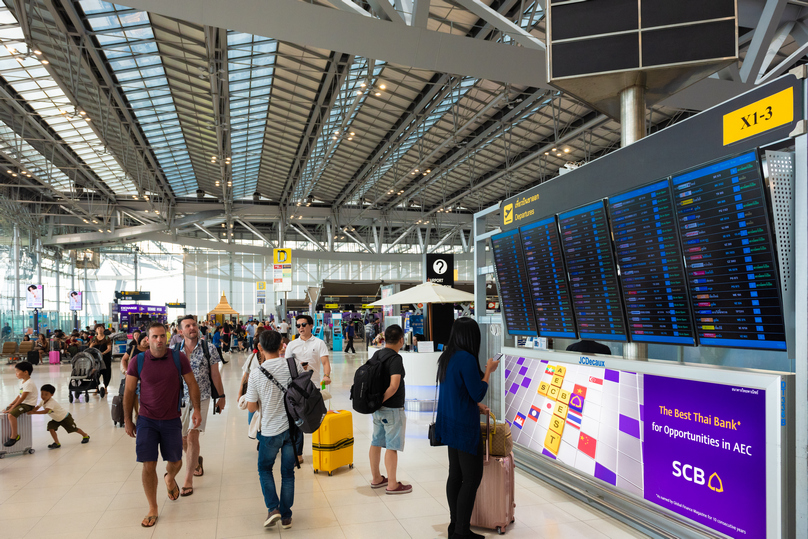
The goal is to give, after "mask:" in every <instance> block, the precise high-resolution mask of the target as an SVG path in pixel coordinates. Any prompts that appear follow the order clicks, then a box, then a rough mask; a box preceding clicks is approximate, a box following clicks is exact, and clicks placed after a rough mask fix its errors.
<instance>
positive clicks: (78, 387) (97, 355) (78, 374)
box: [68, 348, 106, 402]
mask: <svg viewBox="0 0 808 539" xmlns="http://www.w3.org/2000/svg"><path fill="white" fill-rule="evenodd" d="M71 363H72V365H73V366H72V368H71V370H70V383H69V384H68V393H69V395H68V399H69V400H70V402H73V399H75V400H76V401H79V397H81V394H82V393H84V402H89V400H90V395H89V391H90V390H93V391H97V392H98V395H99V396H100V397H103V396H104V394H105V393H106V388H104V387H100V388H99V387H98V386H99V383H100V380H101V371H103V370H104V368H105V366H104V357H103V356H102V355H101V352H100V351H98V350H96V349H95V348H88V349H87V350H84V351H83V352H79V353H78V354H76V355H75V356H73V360H72V361H71Z"/></svg>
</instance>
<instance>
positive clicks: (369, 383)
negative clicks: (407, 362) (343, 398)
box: [351, 349, 387, 414]
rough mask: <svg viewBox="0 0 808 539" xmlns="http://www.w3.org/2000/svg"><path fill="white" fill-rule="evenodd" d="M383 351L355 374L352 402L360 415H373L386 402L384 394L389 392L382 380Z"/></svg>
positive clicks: (374, 355)
mask: <svg viewBox="0 0 808 539" xmlns="http://www.w3.org/2000/svg"><path fill="white" fill-rule="evenodd" d="M383 350H384V349H382V350H379V351H378V352H376V353H375V354H373V357H371V358H370V359H369V360H367V363H365V364H364V365H362V366H361V367H359V368H358V369H356V372H355V373H354V383H353V385H352V386H351V400H352V401H353V409H354V410H356V411H357V412H359V413H360V414H372V413H373V412H375V411H376V410H378V409H379V408H381V407H382V403H383V402H384V392H385V391H387V386H385V385H384V382H383V380H382V376H383V374H384V371H383V367H382V363H383V362H384V359H385V358H381V357H379V356H380V355H381V352H382V351H383ZM382 386H384V387H382Z"/></svg>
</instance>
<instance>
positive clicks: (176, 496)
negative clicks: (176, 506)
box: [163, 473, 180, 502]
mask: <svg viewBox="0 0 808 539" xmlns="http://www.w3.org/2000/svg"><path fill="white" fill-rule="evenodd" d="M167 475H168V474H167V473H165V474H163V483H165V479H166V476H167ZM166 490H168V499H169V500H171V501H172V502H176V501H177V500H179V498H180V486H179V485H178V484H177V480H176V479H175V480H174V488H172V489H169V488H168V485H166ZM175 492H176V494H174V493H175Z"/></svg>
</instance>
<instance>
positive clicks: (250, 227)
mask: <svg viewBox="0 0 808 539" xmlns="http://www.w3.org/2000/svg"><path fill="white" fill-rule="evenodd" d="M236 221H238V222H239V223H241V226H243V227H244V228H246V229H247V230H249V231H250V232H252V233H253V234H254V235H255V237H257V238H258V239H259V240H261V241H263V242H264V243H266V244H267V245H269V246H270V247H274V246H275V244H274V243H273V242H271V241H269V239H267V237H266V236H264V235H263V234H261V232H259V231H258V229H257V228H255V227H254V226H253V225H252V224H251V223H250V222H249V221H247V220H246V219H240V218H238V217H237V218H236Z"/></svg>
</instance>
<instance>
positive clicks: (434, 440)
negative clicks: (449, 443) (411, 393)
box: [429, 384, 446, 447]
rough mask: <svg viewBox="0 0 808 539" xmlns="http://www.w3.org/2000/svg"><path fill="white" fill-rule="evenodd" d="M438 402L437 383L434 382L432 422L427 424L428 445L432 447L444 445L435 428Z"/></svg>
mask: <svg viewBox="0 0 808 539" xmlns="http://www.w3.org/2000/svg"><path fill="white" fill-rule="evenodd" d="M437 404H438V384H435V407H434V408H433V409H432V423H430V424H429V445H431V446H432V447H440V446H442V445H446V444H444V443H443V442H441V441H440V436H438V432H437V429H436V428H435V427H436V426H435V414H436V412H437V408H438V406H437Z"/></svg>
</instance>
